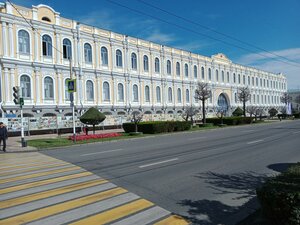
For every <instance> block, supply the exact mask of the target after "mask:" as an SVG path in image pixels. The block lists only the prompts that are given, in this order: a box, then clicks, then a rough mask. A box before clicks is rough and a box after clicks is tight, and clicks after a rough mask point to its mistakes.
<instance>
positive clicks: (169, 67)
mask: <svg viewBox="0 0 300 225" xmlns="http://www.w3.org/2000/svg"><path fill="white" fill-rule="evenodd" d="M167 74H168V75H170V74H171V61H170V60H167Z"/></svg>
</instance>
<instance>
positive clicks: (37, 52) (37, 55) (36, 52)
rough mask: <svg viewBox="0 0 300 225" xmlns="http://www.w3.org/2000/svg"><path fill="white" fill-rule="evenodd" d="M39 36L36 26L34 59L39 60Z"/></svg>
mask: <svg viewBox="0 0 300 225" xmlns="http://www.w3.org/2000/svg"><path fill="white" fill-rule="evenodd" d="M38 46H39V37H38V32H37V31H36V28H35V29H34V61H35V62H37V61H39V47H38Z"/></svg>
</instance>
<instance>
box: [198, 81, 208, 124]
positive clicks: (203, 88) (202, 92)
mask: <svg viewBox="0 0 300 225" xmlns="http://www.w3.org/2000/svg"><path fill="white" fill-rule="evenodd" d="M210 97H211V88H210V87H209V84H208V83H203V82H198V86H197V89H196V90H195V99H196V100H200V101H201V102H202V117H203V123H204V124H205V123H206V116H205V114H206V112H205V101H206V100H207V99H209V98H210Z"/></svg>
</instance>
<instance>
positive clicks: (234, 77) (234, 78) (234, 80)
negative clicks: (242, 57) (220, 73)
mask: <svg viewBox="0 0 300 225" xmlns="http://www.w3.org/2000/svg"><path fill="white" fill-rule="evenodd" d="M233 83H236V75H235V73H233Z"/></svg>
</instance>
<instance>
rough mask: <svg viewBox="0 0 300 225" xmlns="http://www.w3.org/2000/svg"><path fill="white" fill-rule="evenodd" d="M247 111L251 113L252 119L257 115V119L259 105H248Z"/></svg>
mask: <svg viewBox="0 0 300 225" xmlns="http://www.w3.org/2000/svg"><path fill="white" fill-rule="evenodd" d="M246 111H247V113H249V115H250V118H251V119H252V116H253V115H255V121H256V120H257V116H256V111H257V106H254V105H251V106H247V107H246ZM251 121H252V120H251Z"/></svg>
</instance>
